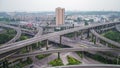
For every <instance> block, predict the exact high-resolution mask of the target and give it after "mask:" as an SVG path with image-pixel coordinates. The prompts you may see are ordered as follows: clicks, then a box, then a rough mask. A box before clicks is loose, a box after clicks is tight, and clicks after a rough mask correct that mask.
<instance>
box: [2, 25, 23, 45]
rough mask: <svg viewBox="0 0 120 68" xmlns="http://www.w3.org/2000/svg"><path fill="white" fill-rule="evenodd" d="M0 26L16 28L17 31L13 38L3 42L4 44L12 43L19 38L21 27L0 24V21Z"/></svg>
mask: <svg viewBox="0 0 120 68" xmlns="http://www.w3.org/2000/svg"><path fill="white" fill-rule="evenodd" d="M0 26H1V27H7V28H12V29H14V30H16V32H17V34H16V35H15V36H14V38H12V39H11V40H10V41H8V42H7V43H5V44H10V43H13V42H15V41H16V40H17V39H19V38H20V36H21V29H20V28H19V27H14V26H10V25H6V24H2V23H0Z"/></svg>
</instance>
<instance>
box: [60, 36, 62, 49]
mask: <svg viewBox="0 0 120 68" xmlns="http://www.w3.org/2000/svg"><path fill="white" fill-rule="evenodd" d="M60 47H62V35H60Z"/></svg>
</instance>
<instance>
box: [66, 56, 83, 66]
mask: <svg viewBox="0 0 120 68" xmlns="http://www.w3.org/2000/svg"><path fill="white" fill-rule="evenodd" d="M67 59H68V62H69V63H68V64H67V65H77V64H81V62H80V61H78V60H77V59H75V58H73V57H70V56H67Z"/></svg>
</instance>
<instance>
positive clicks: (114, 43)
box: [90, 30, 120, 48]
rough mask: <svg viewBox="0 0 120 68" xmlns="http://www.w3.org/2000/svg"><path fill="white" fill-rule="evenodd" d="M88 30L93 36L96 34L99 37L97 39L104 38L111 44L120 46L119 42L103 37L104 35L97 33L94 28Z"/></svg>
mask: <svg viewBox="0 0 120 68" xmlns="http://www.w3.org/2000/svg"><path fill="white" fill-rule="evenodd" d="M90 32H91V33H92V34H93V35H94V36H96V37H97V38H99V39H101V40H104V41H105V42H107V43H110V44H112V45H114V46H116V47H119V48H120V43H118V42H115V41H112V40H110V39H108V38H105V37H103V36H101V35H99V34H98V33H97V32H96V31H95V30H90Z"/></svg>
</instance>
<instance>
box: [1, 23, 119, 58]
mask: <svg viewBox="0 0 120 68" xmlns="http://www.w3.org/2000/svg"><path fill="white" fill-rule="evenodd" d="M108 24H120V22H115V23H102V24H95V25H89V26H85V27H76V28H71V29H67V30H63V31H59V32H54V33H49V34H45V35H42V36H41V34H42V33H41V32H42V29H41V28H39V27H38V29H40V30H38V33H37V34H36V35H35V37H33V38H30V39H27V40H23V41H19V42H15V43H10V44H5V45H2V46H4V47H1V48H0V54H4V53H7V52H9V51H12V50H16V49H20V48H22V47H25V46H27V45H30V44H32V43H36V42H39V41H43V40H46V39H49V40H51V39H52V38H54V37H56V36H58V38H59V36H62V35H64V34H68V33H71V32H75V31H81V30H86V29H94V28H96V27H98V26H102V25H108ZM90 32H91V33H92V34H94V35H95V36H97V37H98V38H100V39H102V40H105V41H106V42H108V43H111V44H113V45H115V46H117V47H120V45H119V43H117V42H114V41H111V40H109V39H106V38H105V37H102V36H100V35H99V34H97V33H96V32H95V31H94V30H90ZM53 40H54V39H53ZM66 45H68V44H66ZM71 51H118V52H119V51H120V50H119V49H114V48H103V47H102V48H98V47H96V48H95V47H87V48H83V47H79V48H62V49H54V50H46V51H36V52H33V53H28V54H22V55H14V56H12V57H28V56H32V55H38V54H48V53H56V52H71Z"/></svg>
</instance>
